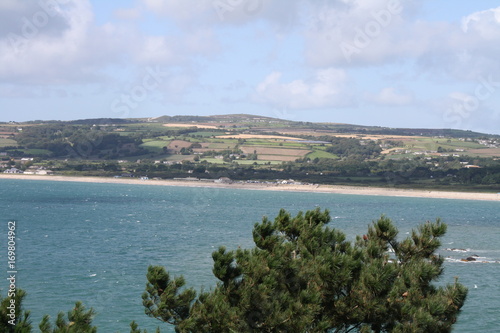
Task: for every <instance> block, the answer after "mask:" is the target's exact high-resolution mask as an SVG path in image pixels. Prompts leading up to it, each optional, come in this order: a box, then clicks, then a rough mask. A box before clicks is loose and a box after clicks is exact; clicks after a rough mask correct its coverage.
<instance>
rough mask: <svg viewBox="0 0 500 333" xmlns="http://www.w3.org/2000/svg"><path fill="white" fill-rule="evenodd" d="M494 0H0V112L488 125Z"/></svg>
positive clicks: (499, 48)
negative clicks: (224, 115) (226, 115)
mask: <svg viewBox="0 0 500 333" xmlns="http://www.w3.org/2000/svg"><path fill="white" fill-rule="evenodd" d="M499 55H500V7H499V3H498V1H489V0H482V1H470V0H453V1H452V0H441V1H432V0H420V1H418V0H123V1H107V0H1V1H0V121H28V120H74V119H85V118H142V117H151V118H154V117H159V116H162V115H169V116H174V115H218V114H235V113H248V114H254V115H262V116H268V117H277V118H282V119H288V120H295V121H311V122H334V123H350V124H359V125H374V126H387V127H406V128H418V127H424V128H457V129H466V130H473V131H480V132H485V133H492V134H500V126H499V125H500V58H499Z"/></svg>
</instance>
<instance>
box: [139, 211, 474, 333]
mask: <svg viewBox="0 0 500 333" xmlns="http://www.w3.org/2000/svg"><path fill="white" fill-rule="evenodd" d="M329 222H330V215H329V212H328V211H326V210H325V211H323V212H322V211H321V210H320V209H319V208H318V209H316V210H313V211H308V212H306V213H305V214H303V213H302V212H300V213H298V215H297V216H295V217H292V216H291V215H290V214H289V213H288V212H286V211H285V210H281V211H280V212H279V214H278V216H277V217H276V218H275V220H274V221H270V220H269V219H268V218H264V219H263V221H262V223H257V224H255V227H254V230H253V239H254V242H255V245H256V247H255V248H253V249H251V250H243V249H238V250H236V251H228V250H226V249H225V248H224V247H221V248H219V249H218V250H217V251H215V252H214V253H213V254H212V257H213V260H214V268H213V274H214V275H215V276H216V277H217V279H218V280H219V282H218V284H217V286H216V287H215V288H214V289H213V290H211V291H209V292H201V293H200V294H199V295H197V293H196V292H195V291H194V290H193V289H191V288H189V289H185V288H184V286H185V280H184V278H183V277H182V276H181V277H174V278H171V276H170V274H169V273H168V272H167V271H166V270H165V268H163V267H158V266H151V267H149V268H148V273H147V280H148V283H147V287H146V291H145V293H144V294H143V303H144V305H145V307H146V314H148V315H149V316H151V317H154V318H157V319H159V320H162V321H164V322H166V323H169V324H172V325H174V326H175V330H176V332H183V333H184V332H213V333H224V332H227V333H232V332H238V333H245V332H307V333H313V332H336V333H347V332H363V333H365V332H374V333H378V332H426V333H434V332H436V333H438V332H439V333H441V332H450V331H451V328H452V325H453V324H454V323H455V322H456V320H457V317H458V314H459V313H460V309H461V308H462V306H463V304H464V302H465V299H466V296H467V289H466V288H465V287H464V286H463V285H461V284H460V283H458V282H457V281H455V282H454V283H453V284H450V285H447V286H445V287H437V286H435V285H433V284H432V282H434V281H436V280H437V279H438V278H439V277H440V276H441V274H442V273H443V267H442V265H443V261H444V260H443V258H442V257H440V256H439V255H436V254H435V251H436V250H437V249H438V247H439V246H440V240H439V239H440V237H442V236H443V235H444V234H445V232H446V225H445V224H443V223H442V222H441V221H440V220H437V221H436V222H434V223H431V222H427V223H425V224H423V225H421V226H420V227H418V229H417V230H414V231H413V232H412V234H411V236H410V237H408V238H407V239H405V240H403V241H401V242H400V241H398V240H397V239H396V238H397V235H398V231H397V229H396V228H395V227H394V225H393V224H392V222H391V221H390V220H389V219H388V218H386V217H384V216H382V217H381V218H380V219H379V220H378V221H375V222H373V224H372V225H371V226H369V228H368V232H367V234H366V235H363V236H358V237H357V238H356V241H354V242H349V241H347V240H346V236H345V234H343V233H342V232H340V231H338V230H336V229H332V228H329V227H327V226H326V225H327V224H328V223H329ZM136 328H137V327H136Z"/></svg>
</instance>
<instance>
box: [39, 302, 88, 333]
mask: <svg viewBox="0 0 500 333" xmlns="http://www.w3.org/2000/svg"><path fill="white" fill-rule="evenodd" d="M94 315H95V311H94V309H92V308H90V309H89V310H85V307H84V306H83V304H82V303H81V302H76V304H75V307H74V308H73V309H72V310H71V311H68V320H66V319H65V318H64V313H63V312H59V314H58V315H57V319H56V321H55V325H54V327H52V325H51V324H50V317H49V316H48V315H46V316H44V317H43V319H42V322H41V323H40V325H38V327H39V328H40V332H41V333H96V332H97V327H95V326H92V319H93V317H94Z"/></svg>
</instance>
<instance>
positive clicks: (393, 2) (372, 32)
mask: <svg viewBox="0 0 500 333" xmlns="http://www.w3.org/2000/svg"><path fill="white" fill-rule="evenodd" d="M402 12H403V6H402V5H401V2H400V1H399V0H390V1H389V2H388V4H387V7H386V9H381V10H379V11H373V12H371V17H372V18H373V19H372V20H370V21H368V22H366V24H365V25H364V27H363V29H361V28H360V27H356V29H355V35H354V38H353V40H352V42H351V43H347V42H342V43H340V45H339V47H340V50H341V51H342V54H343V55H344V58H345V59H346V60H347V62H348V63H350V62H351V61H352V56H353V55H355V54H359V53H361V51H362V50H363V49H365V48H367V47H368V46H369V45H370V44H371V43H372V42H373V41H374V40H375V39H377V38H378V37H379V36H380V35H381V34H382V31H383V29H384V28H387V27H388V26H389V25H390V24H391V23H392V21H393V18H394V17H395V16H398V15H400V14H401V13H402Z"/></svg>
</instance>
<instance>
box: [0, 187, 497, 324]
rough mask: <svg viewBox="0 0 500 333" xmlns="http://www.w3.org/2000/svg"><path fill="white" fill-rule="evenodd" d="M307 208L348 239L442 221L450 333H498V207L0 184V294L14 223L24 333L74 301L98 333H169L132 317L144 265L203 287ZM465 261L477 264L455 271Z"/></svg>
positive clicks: (138, 315)
mask: <svg viewBox="0 0 500 333" xmlns="http://www.w3.org/2000/svg"><path fill="white" fill-rule="evenodd" d="M317 206H320V207H321V208H327V209H329V210H330V212H331V215H332V217H333V219H332V222H331V224H330V225H331V226H334V227H337V228H339V229H341V230H343V231H344V232H345V233H346V234H347V235H348V237H350V238H354V236H355V235H357V234H362V233H364V232H365V231H366V228H367V225H368V224H369V223H371V221H372V220H374V219H377V218H378V217H380V215H381V214H385V215H387V216H388V217H390V218H391V219H392V220H393V221H394V222H395V223H396V225H397V226H398V228H399V230H400V237H404V236H405V234H406V233H407V232H408V231H410V230H411V228H413V227H415V226H416V225H417V224H419V223H421V222H425V221H426V220H435V218H437V217H440V218H442V219H443V220H444V222H446V223H447V224H448V227H449V228H448V233H447V235H446V237H445V238H444V239H443V246H442V249H441V254H442V255H443V256H445V257H449V258H448V260H447V262H446V264H445V274H444V277H443V279H442V281H439V283H448V282H449V283H452V282H453V280H454V276H459V281H460V282H461V283H463V284H465V285H466V286H467V287H468V288H469V297H468V300H467V302H466V305H465V306H464V308H463V312H462V314H461V316H460V318H459V322H458V323H457V324H456V328H455V332H462V333H468V332H498V331H499V329H498V327H499V325H500V320H499V318H500V280H499V278H498V277H499V276H500V263H499V262H500V221H499V217H500V214H499V212H500V202H481V201H467V200H447V199H417V198H395V197H379V196H357V195H339V194H324V193H321V194H320V193H318V194H314V193H291V192H288V193H285V192H271V191H252V190H232V189H208V188H188V187H168V186H165V187H164V186H142V185H124V184H123V185H122V184H94V183H78V182H53V181H34V180H5V179H1V180H0V212H1V220H2V223H1V230H0V237H1V242H0V244H1V249H0V251H1V252H0V253H1V256H0V258H1V262H0V266H1V267H3V268H2V274H3V278H2V282H1V283H0V288H1V290H0V292H1V294H2V295H3V296H5V294H6V288H7V280H6V278H7V271H8V268H7V258H6V256H5V254H6V251H7V250H6V243H7V230H8V229H7V222H8V221H9V220H16V221H17V225H16V227H17V249H16V255H17V258H16V264H17V269H18V273H17V276H16V278H17V281H16V284H17V286H18V287H19V288H22V289H24V290H26V291H27V292H28V297H27V299H26V302H25V307H26V308H27V309H30V310H31V312H32V319H33V323H34V326H35V327H37V326H38V323H39V321H40V319H41V317H42V316H43V315H44V314H49V315H50V316H51V317H53V318H54V317H56V316H57V313H58V312H59V311H61V310H62V311H64V312H67V311H68V310H70V309H71V308H72V307H73V306H74V303H75V301H78V300H80V301H82V302H83V303H84V304H85V305H86V306H87V307H93V308H94V309H95V310H96V311H97V312H98V315H97V316H96V318H95V320H94V324H95V325H97V326H98V327H99V330H98V331H99V332H104V333H107V332H117V331H119V332H122V333H126V332H128V331H129V323H130V322H131V321H132V320H136V321H137V322H138V323H139V324H140V327H141V328H147V329H148V330H149V331H153V328H155V327H156V326H157V325H160V327H161V328H162V332H171V329H170V328H169V327H168V325H166V324H162V323H160V322H158V321H157V320H154V319H150V318H148V317H147V316H146V315H145V314H144V309H143V307H142V302H141V301H142V300H141V294H142V292H143V290H144V286H145V283H146V278H145V274H146V270H147V267H148V265H151V264H154V265H163V266H166V267H167V269H168V270H169V271H170V272H171V273H173V274H174V275H179V274H184V275H185V277H186V279H187V281H188V284H189V285H191V286H194V287H197V288H199V287H201V286H205V287H206V289H207V288H210V287H211V286H213V285H214V283H215V281H214V278H213V277H212V275H211V265H212V259H211V253H212V251H214V250H215V249H216V248H217V247H218V246H220V245H225V246H226V247H228V248H229V249H233V248H237V247H238V246H241V247H251V246H252V245H253V243H252V239H251V230H252V227H253V225H254V223H255V222H259V221H260V220H261V219H262V217H263V216H264V215H267V216H269V217H274V216H275V215H276V214H277V213H278V211H279V209H280V208H285V209H287V210H289V211H291V212H293V213H296V212H298V211H299V210H303V211H305V210H308V209H313V208H315V207H317ZM458 249H462V250H458ZM471 255H478V256H479V257H480V258H479V260H478V261H477V262H474V263H464V262H461V261H460V259H461V258H465V257H468V256H471Z"/></svg>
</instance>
